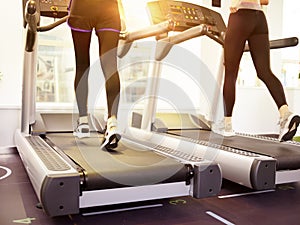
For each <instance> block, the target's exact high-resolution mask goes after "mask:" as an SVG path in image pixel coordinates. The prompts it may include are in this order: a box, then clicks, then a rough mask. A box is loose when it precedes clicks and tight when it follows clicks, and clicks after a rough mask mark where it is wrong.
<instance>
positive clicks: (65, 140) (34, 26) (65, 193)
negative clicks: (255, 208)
mask: <svg viewBox="0 0 300 225" xmlns="http://www.w3.org/2000/svg"><path fill="white" fill-rule="evenodd" d="M68 4H69V1H68V0H52V1H43V0H40V1H34V0H28V1H26V0H23V7H24V28H26V46H25V53H24V68H23V90H22V115H21V116H22V118H21V119H22V120H21V122H22V123H21V128H20V129H18V130H17V131H16V133H15V144H16V146H17V149H18V152H19V155H20V157H21V159H22V162H23V164H24V167H25V169H26V172H27V174H28V176H29V178H30V181H31V184H32V186H33V189H34V191H35V193H36V195H37V198H38V200H39V201H40V205H41V207H42V208H43V210H44V211H45V213H46V214H47V215H49V216H51V217H54V216H61V215H69V214H77V213H80V211H81V209H87V208H93V207H96V206H116V207H118V206H119V205H122V204H123V203H132V202H144V201H148V200H155V199H162V198H170V197H177V196H192V197H195V198H204V197H209V196H215V195H216V194H217V193H218V192H219V191H220V188H221V182H222V175H221V169H220V166H219V165H218V164H217V163H214V162H211V161H209V160H204V159H202V158H199V157H198V158H194V159H193V160H186V159H184V158H183V157H182V156H180V157H177V158H176V159H175V158H174V157H167V156H166V155H163V154H161V153H160V152H158V151H157V150H156V149H155V148H156V146H154V147H151V146H147V145H145V144H144V143H143V142H139V141H138V139H136V140H135V141H132V140H130V139H126V137H124V138H122V140H121V141H120V143H119V146H118V148H117V149H115V150H111V151H103V150H100V145H101V143H102V141H103V134H101V132H100V131H101V129H100V128H101V127H100V126H98V125H99V124H101V123H100V122H99V121H97V120H96V119H95V117H93V116H91V120H92V122H93V123H96V124H98V125H95V127H96V128H99V131H98V130H96V129H95V131H94V132H92V134H91V137H90V138H86V139H78V138H76V137H74V136H73V121H72V118H73V117H76V115H73V114H72V113H47V112H46V113H45V112H44V113H43V112H41V113H37V112H36V107H35V77H36V60H37V46H36V43H37V39H38V32H46V31H48V30H51V29H53V28H55V27H57V26H59V25H61V24H63V23H65V22H66V20H67V18H68V12H67V7H68ZM41 16H47V17H53V18H55V21H54V22H53V23H52V24H49V25H46V26H40V17H41ZM170 149H171V148H170ZM177 151H180V150H178V149H177Z"/></svg>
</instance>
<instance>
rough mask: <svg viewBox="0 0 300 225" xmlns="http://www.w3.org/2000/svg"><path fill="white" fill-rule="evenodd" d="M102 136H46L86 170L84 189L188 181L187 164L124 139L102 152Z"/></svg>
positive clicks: (61, 134) (59, 134) (65, 134)
mask: <svg viewBox="0 0 300 225" xmlns="http://www.w3.org/2000/svg"><path fill="white" fill-rule="evenodd" d="M102 136H103V135H100V134H97V133H92V134H91V137H90V138H83V139H78V138H75V137H74V136H73V134H71V133H51V134H47V138H48V139H49V140H50V141H51V142H52V143H53V144H54V145H55V146H56V147H57V148H59V149H60V150H62V151H63V152H64V153H65V154H66V155H67V156H68V157H69V158H71V159H72V160H73V161H74V162H75V163H76V164H78V165H79V166H80V167H82V168H83V169H84V170H85V174H86V177H87V179H86V186H85V188H84V190H99V189H109V188H119V187H128V186H141V185H151V184H157V183H166V182H181V181H185V179H186V173H187V170H186V168H185V165H184V164H182V163H179V162H177V161H175V160H173V159H170V158H166V157H164V156H161V155H158V154H156V153H155V152H153V151H149V150H145V149H144V150H143V149H141V147H137V145H136V144H133V143H129V142H126V141H125V140H121V141H120V142H119V146H118V148H117V149H116V150H114V151H104V150H101V149H100V145H101V142H102V139H103V137H102Z"/></svg>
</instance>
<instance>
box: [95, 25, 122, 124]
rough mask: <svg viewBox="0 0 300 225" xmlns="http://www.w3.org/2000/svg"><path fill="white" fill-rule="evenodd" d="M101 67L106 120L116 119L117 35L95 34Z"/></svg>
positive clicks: (118, 85) (111, 33)
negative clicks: (106, 113)
mask: <svg viewBox="0 0 300 225" xmlns="http://www.w3.org/2000/svg"><path fill="white" fill-rule="evenodd" d="M97 35H98V38H99V43H100V44H99V51H100V59H101V67H102V70H103V73H104V76H105V80H106V83H105V87H106V97H107V108H108V118H110V117H111V116H115V117H117V113H118V107H119V99H120V78H119V73H118V66H117V47H118V41H119V33H118V32H111V31H102V32H98V33H97Z"/></svg>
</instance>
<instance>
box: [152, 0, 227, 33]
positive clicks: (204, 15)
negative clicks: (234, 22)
mask: <svg viewBox="0 0 300 225" xmlns="http://www.w3.org/2000/svg"><path fill="white" fill-rule="evenodd" d="M147 7H148V10H149V14H150V18H151V20H152V23H153V24H157V23H161V22H163V21H166V20H169V19H172V20H173V21H174V22H175V24H176V26H175V31H184V30H187V29H189V28H191V27H194V26H198V25H201V24H205V25H207V27H208V29H209V30H210V31H211V32H212V33H214V34H220V33H222V32H225V30H226V25H225V23H224V21H223V18H222V16H221V15H220V14H219V13H218V12H215V11H213V10H211V9H208V8H205V7H202V6H199V5H195V4H192V3H188V2H181V1H172V0H159V1H153V2H148V3H147Z"/></svg>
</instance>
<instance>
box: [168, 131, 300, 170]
mask: <svg viewBox="0 0 300 225" xmlns="http://www.w3.org/2000/svg"><path fill="white" fill-rule="evenodd" d="M168 133H169V134H171V135H178V136H183V137H187V138H192V139H194V140H202V141H208V142H210V143H217V144H222V145H224V146H228V147H232V148H236V149H242V150H245V151H249V152H254V153H258V154H261V155H267V156H270V157H273V158H275V159H277V170H286V169H292V170H294V169H300V145H299V146H297V145H293V144H288V143H285V142H278V141H276V140H269V139H259V138H254V137H247V136H240V135H236V136H233V137H222V136H220V135H218V134H213V135H212V133H211V132H210V131H207V130H199V129H193V130H169V131H168ZM222 138H223V140H222Z"/></svg>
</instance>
